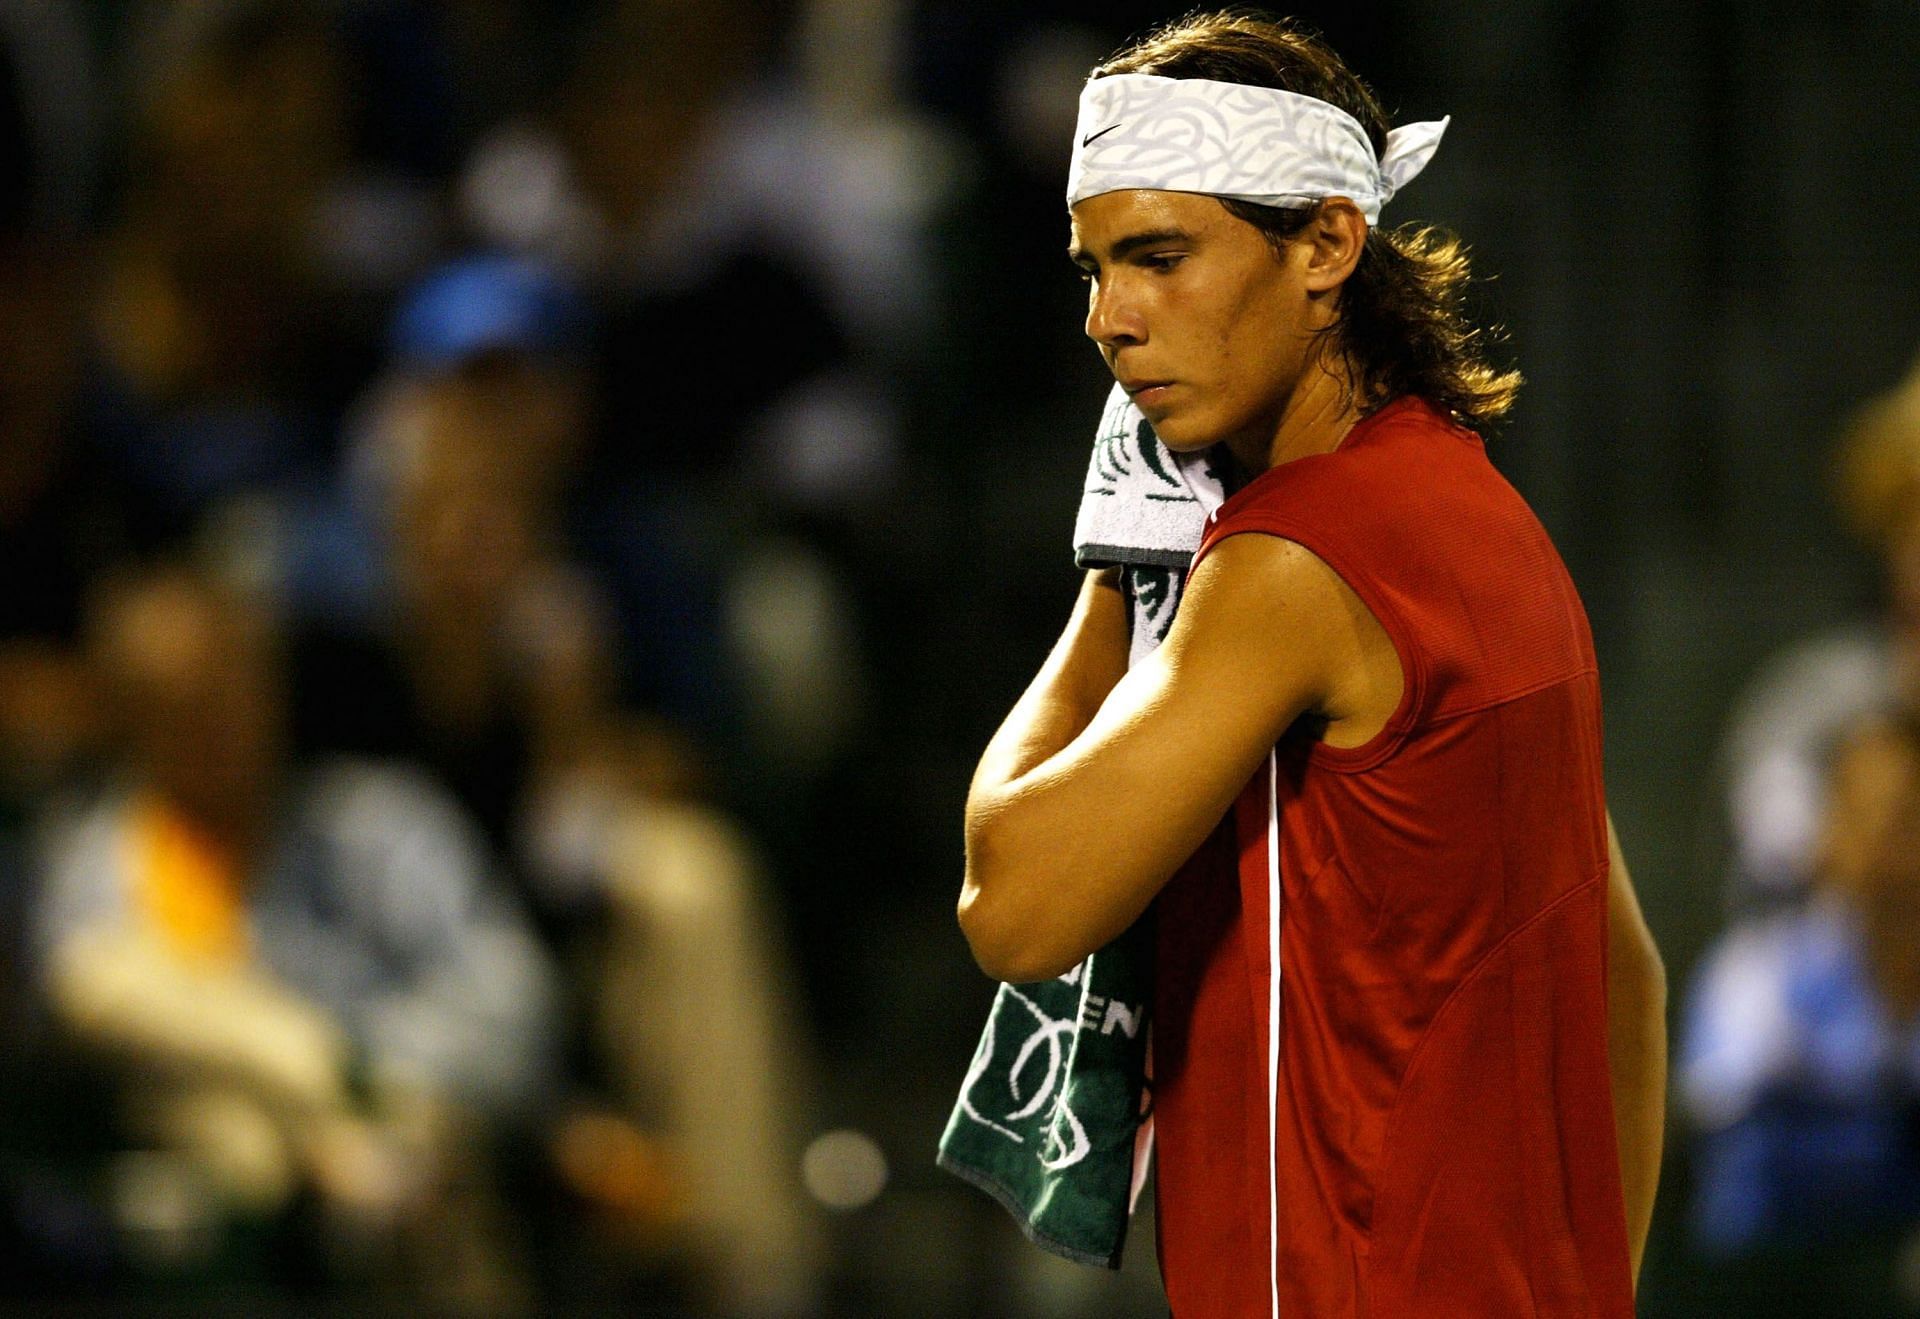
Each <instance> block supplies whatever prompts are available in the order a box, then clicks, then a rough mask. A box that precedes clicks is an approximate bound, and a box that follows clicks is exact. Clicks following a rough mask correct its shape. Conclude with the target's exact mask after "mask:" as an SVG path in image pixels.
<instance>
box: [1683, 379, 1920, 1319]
mask: <svg viewBox="0 0 1920 1319" xmlns="http://www.w3.org/2000/svg"><path fill="white" fill-rule="evenodd" d="M1840 460H1841V461H1840V489H1841V495H1842V502H1843V507H1844V509H1845V511H1846V512H1847V514H1848V516H1849V520H1850V521H1851V522H1852V523H1853V524H1854V526H1855V527H1856V529H1857V530H1859V531H1860V532H1861V533H1862V534H1863V535H1864V536H1865V537H1867V538H1868V539H1869V540H1870V542H1871V543H1872V544H1873V545H1874V547H1875V548H1876V549H1877V550H1878V551H1879V553H1880V558H1881V564H1882V567H1883V569H1884V579H1885V583H1886V591H1887V602H1888V603H1887V607H1886V610H1885V614H1884V617H1883V619H1882V620H1875V622H1874V623H1872V624H1870V625H1863V626H1857V627H1855V628H1853V629H1849V630H1847V631H1844V632H1841V633H1837V634H1834V635H1830V636H1827V637H1823V638H1819V639H1817V640H1816V641H1814V642H1812V643H1807V644H1803V645H1801V646H1799V647H1796V648H1795V649H1794V650H1792V651H1790V652H1789V653H1788V654H1787V655H1786V656H1785V657H1783V658H1782V659H1780V660H1777V661H1775V662H1774V663H1773V664H1772V665H1770V666H1769V668H1768V670H1767V673H1766V674H1765V675H1764V676H1763V679H1762V680H1761V682H1760V683H1759V684H1757V685H1756V688H1755V690H1754V692H1753V693H1752V694H1750V695H1749V697H1748V699H1747V700H1746V701H1745V702H1744V704H1743V705H1742V707H1741V709H1740V715H1739V718H1738V720H1737V721H1736V724H1735V729H1734V732H1733V734H1732V736H1731V737H1730V739H1729V750H1730V753H1731V764H1732V767H1733V769H1734V780H1733V787H1734V797H1733V812H1734V815H1733V819H1734V826H1735V843H1736V848H1735V858H1734V885H1735V886H1734V896H1735V898H1736V900H1740V901H1742V902H1743V905H1744V913H1743V914H1742V915H1741V916H1740V917H1739V918H1738V919H1737V920H1736V922H1735V924H1734V925H1733V927H1732V928H1731V929H1729V930H1728V931H1727V932H1726V933H1725V934H1724V935H1722V936H1721V937H1720V939H1719V940H1718V941H1717V942H1716V943H1715V944H1714V946H1713V947H1712V948H1711V949H1710V950H1709V952H1708V953H1707V955H1706V957H1705V959H1704V960H1703V962H1702V964H1701V967H1700V969H1699V971H1698V973H1697V974H1696V977H1695V980H1694V984H1693V987H1692V991H1691V994H1690V996H1689V1000H1688V1004H1687V1011H1686V1019H1685V1030H1684V1034H1683V1044H1682V1062H1681V1066H1680V1069H1679V1082H1680V1088H1681V1092H1682V1095H1683V1097H1684V1099H1685V1101H1686V1105H1687V1108H1688V1109H1689V1110H1690V1112H1691V1115H1692V1117H1693V1119H1694V1121H1695V1122H1696V1124H1697V1125H1698V1126H1699V1128H1700V1130H1701V1142H1700V1145H1699V1148H1698V1151H1697V1162H1696V1190H1695V1201H1694V1205H1693V1213H1694V1225H1695V1229H1696V1231H1697V1232H1698V1234H1699V1236H1700V1238H1701V1239H1702V1241H1703V1242H1705V1243H1706V1244H1707V1245H1709V1246H1710V1247H1712V1248H1714V1249H1716V1250H1718V1251H1720V1252H1723V1253H1739V1252H1753V1251H1756V1250H1759V1251H1765V1250H1769V1249H1774V1250H1777V1249H1780V1248H1783V1247H1786V1246H1788V1245H1790V1244H1793V1245H1798V1246H1800V1247H1803V1248H1809V1249H1816V1250H1817V1249H1823V1248H1833V1249H1837V1250H1840V1251H1841V1252H1842V1253H1841V1254H1840V1255H1839V1256H1836V1257H1834V1258H1835V1259H1836V1260H1838V1261H1839V1262H1838V1263H1835V1262H1834V1261H1832V1260H1829V1261H1828V1262H1827V1265H1826V1267H1831V1268H1832V1269H1833V1271H1834V1272H1833V1276H1834V1277H1835V1278H1836V1279H1838V1280H1840V1281H1837V1282H1836V1283H1835V1284H1834V1285H1836V1286H1840V1287H1843V1288H1846V1287H1854V1286H1859V1287H1864V1288H1866V1291H1865V1292H1863V1293H1861V1294H1860V1295H1859V1296H1856V1297H1855V1301H1854V1302H1853V1303H1854V1304H1857V1305H1858V1306H1860V1307H1864V1308H1866V1309H1879V1308H1884V1307H1885V1306H1886V1305H1889V1304H1893V1303H1894V1302H1893V1301H1891V1300H1890V1299H1887V1298H1888V1297H1891V1296H1892V1295H1893V1291H1892V1289H1893V1287H1894V1277H1895V1273H1896V1267H1895V1262H1894V1260H1893V1259H1892V1258H1890V1257H1891V1256H1893V1255H1894V1254H1896V1253H1897V1252H1898V1251H1899V1249H1900V1242H1899V1238H1900V1236H1901V1235H1902V1234H1903V1233H1905V1232H1906V1231H1908V1230H1909V1229H1910V1228H1911V1227H1912V1226H1913V1225H1915V1224H1917V1223H1920V374H1916V376H1915V377H1914V378H1913V380H1911V381H1909V383H1908V384H1906V385H1905V386H1903V387H1902V388H1901V389H1899V390H1897V391H1895V392H1893V393H1892V394H1889V395H1888V396H1886V397H1884V398H1882V399H1879V400H1876V401H1875V402H1874V403H1873V404H1871V405H1870V406H1869V407H1867V408H1866V409H1864V410H1863V411H1862V412H1861V413H1860V414H1859V415H1858V416H1857V417H1856V418H1855V419H1854V420H1853V422H1852V423H1851V424H1850V425H1849V427H1848V428H1847V430H1846V433H1845V436H1844V440H1843V444H1842V446H1841V449H1840ZM1849 1248H1851V1249H1854V1250H1857V1251H1860V1252H1863V1254H1862V1258H1861V1259H1858V1260H1856V1259H1854V1258H1853V1257H1852V1256H1851V1255H1848V1254H1846V1251H1847V1250H1848V1249H1849ZM1863 1265H1864V1267H1863ZM1801 1267H1802V1268H1803V1270H1804V1269H1807V1268H1811V1267H1815V1266H1811V1265H1806V1264H1804V1263H1803V1264H1802V1266H1801ZM1906 1291H1907V1292H1910V1293H1912V1294H1911V1295H1909V1296H1908V1297H1907V1299H1906V1301H1904V1302H1901V1304H1903V1305H1909V1306H1920V1290H1916V1289H1915V1288H1914V1287H1912V1286H1911V1285H1908V1286H1907V1287H1906ZM1849 1294H1852V1293H1849ZM1867 1297H1872V1298H1875V1299H1866V1298H1867Z"/></svg>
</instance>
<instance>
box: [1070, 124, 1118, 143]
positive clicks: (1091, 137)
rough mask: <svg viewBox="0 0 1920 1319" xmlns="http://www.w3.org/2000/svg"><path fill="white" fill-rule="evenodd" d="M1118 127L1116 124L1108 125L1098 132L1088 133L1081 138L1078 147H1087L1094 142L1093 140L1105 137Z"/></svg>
mask: <svg viewBox="0 0 1920 1319" xmlns="http://www.w3.org/2000/svg"><path fill="white" fill-rule="evenodd" d="M1118 127H1120V125H1118V124H1108V125H1107V126H1106V127H1105V128H1103V129H1101V130H1100V131H1099V132H1097V133H1089V134H1087V135H1086V136H1085V137H1083V138H1081V139H1080V145H1081V146H1083V147H1084V146H1089V145H1091V144H1092V143H1093V142H1094V140H1095V139H1097V138H1102V137H1105V136H1106V135H1107V134H1108V133H1111V132H1112V131H1113V130H1114V129H1116V128H1118Z"/></svg>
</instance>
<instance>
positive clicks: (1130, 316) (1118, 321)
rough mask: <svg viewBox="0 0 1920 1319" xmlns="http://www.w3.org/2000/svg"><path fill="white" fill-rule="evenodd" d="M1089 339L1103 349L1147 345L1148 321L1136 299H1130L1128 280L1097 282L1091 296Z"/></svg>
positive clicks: (1089, 297)
mask: <svg viewBox="0 0 1920 1319" xmlns="http://www.w3.org/2000/svg"><path fill="white" fill-rule="evenodd" d="M1087 338H1089V339H1091V340H1093V341H1094V342H1095V343H1097V344H1099V345H1100V346H1101V347H1102V348H1121V347H1125V346H1127V345H1130V344H1140V343H1145V342H1146V339H1147V323H1146V320H1145V318H1143V317H1142V316H1141V315H1140V309H1139V307H1138V305H1137V304H1136V303H1135V301H1134V299H1132V298H1131V297H1128V296H1127V294H1126V286H1125V281H1123V280H1112V279H1103V280H1096V281H1095V282H1094V284H1093V288H1092V290H1091V291H1090V292H1089V293H1088V294H1087Z"/></svg>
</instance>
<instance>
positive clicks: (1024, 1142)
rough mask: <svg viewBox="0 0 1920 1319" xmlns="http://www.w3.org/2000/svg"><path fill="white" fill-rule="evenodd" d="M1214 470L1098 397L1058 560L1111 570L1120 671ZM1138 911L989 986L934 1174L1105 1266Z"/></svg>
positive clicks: (1216, 480)
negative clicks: (1108, 934) (1057, 957)
mask: <svg viewBox="0 0 1920 1319" xmlns="http://www.w3.org/2000/svg"><path fill="white" fill-rule="evenodd" d="M1224 496H1225V490H1224V486H1223V483H1222V480H1221V476H1220V471H1219V465H1218V464H1216V463H1215V462H1214V461H1213V460H1212V458H1210V457H1209V456H1208V455H1206V454H1192V455H1177V454H1174V453H1172V452H1171V451H1169V450H1168V449H1167V448H1166V446H1165V445H1163V444H1161V443H1160V440H1159V437H1158V436H1156V435H1155V434H1154V433H1153V427H1152V426H1150V425H1149V424H1148V423H1147V420H1146V418H1145V417H1143V416H1141V415H1140V412H1139V410H1138V409H1136V408H1135V407H1134V406H1133V404H1132V402H1131V401H1130V400H1129V399H1128V398H1127V396H1126V394H1125V393H1124V392H1122V391H1121V390H1120V389H1119V388H1117V387H1116V388H1115V389H1114V391H1113V393H1112V394H1111V395H1110V396H1109V397H1108V399H1107V406H1106V408H1105V410H1104V411H1103V413H1102V415H1101V418H1100V427H1099V430H1098V432H1097V433H1096V435H1095V438H1094V446H1093V457H1092V459H1091V461H1090V462H1089V463H1088V466H1087V479H1086V484H1085V487H1084V488H1083V490H1082V492H1081V499H1080V513H1079V516H1078V518H1077V519H1076V520H1075V524H1074V536H1073V541H1074V547H1073V548H1074V561H1075V562H1076V563H1078V564H1079V565H1080V566H1081V567H1083V568H1099V567H1109V566H1117V567H1119V568H1120V570H1121V582H1122V587H1123V590H1124V592H1125V595H1126V599H1127V628H1128V646H1129V662H1130V663H1138V662H1139V660H1140V659H1141V658H1143V657H1144V656H1146V655H1148V654H1151V653H1152V651H1153V648H1154V647H1155V646H1157V645H1159V644H1160V642H1161V641H1162V640H1164V639H1165V637H1166V634H1167V629H1168V627H1170V626H1171V625H1172V622H1173V615H1174V611H1175V609H1177V608H1178V607H1179V603H1180V592H1181V590H1182V589H1183V588H1184V587H1185V585H1186V574H1187V567H1188V565H1189V564H1190V563H1191V562H1192V559H1193V554H1194V551H1195V550H1197V549H1199V548H1200V538H1201V536H1202V535H1203V534H1204V533H1205V531H1206V521H1207V515H1208V514H1209V513H1211V512H1212V511H1213V510H1214V509H1215V508H1218V507H1219V506H1220V502H1221V500H1222V499H1223V498H1224ZM1152 967H1153V930H1152V923H1151V913H1149V915H1148V916H1147V917H1143V918H1142V919H1141V920H1139V921H1137V922H1135V924H1134V925H1133V926H1132V927H1131V928H1130V929H1128V930H1127V931H1126V932H1124V933H1123V934H1121V935H1120V937H1119V938H1117V939H1115V940H1114V941H1113V942H1112V943H1110V944H1108V945H1107V946H1106V947H1105V948H1102V949H1100V950H1099V951H1098V952H1096V953H1094V954H1093V955H1092V956H1090V957H1089V958H1087V960H1086V961H1084V962H1082V963H1081V964H1080V965H1079V966H1077V967H1075V968H1074V969H1073V970H1072V971H1069V972H1068V973H1067V974H1066V975H1063V976H1061V977H1059V978H1058V979H1056V980H1048V981H1043V982H1041V983H1038V984H1028V985H1002V986H1000V988H999V990H998V991H997V993H996V995H995V997H994V1001H993V1007H992V1009H991V1010H990V1012H989V1013H988V1016H987V1025H986V1029H985V1030H984V1031H983V1032H982V1033H981V1036H980V1043H979V1045H978V1047H977V1048H976V1049H975V1050H974V1054H973V1062H972V1064H971V1065H970V1066H969V1067H968V1068H967V1075H966V1079H965V1081H964V1082H962V1084H961V1088H960V1097H959V1100H958V1102H956V1103H955V1105H954V1109H953V1115H952V1116H951V1117H950V1118H949V1119H948V1120H947V1127H946V1131H945V1133H944V1134H943V1135H942V1136H941V1138H940V1148H939V1155H938V1160H937V1161H938V1163H939V1165H940V1166H941V1167H942V1168H945V1169H946V1170H947V1171H949V1172H952V1173H954V1174H956V1175H957V1176H960V1177H962V1178H965V1179H966V1180H967V1181H969V1182H972V1183H973V1184H974V1185H976V1186H978V1187H980V1188H981V1189H982V1190H984V1191H986V1192H987V1193H988V1194H989V1195H992V1196H993V1197H994V1198H995V1199H997V1200H999V1201H1000V1203H1001V1204H1002V1205H1004V1206H1005V1207H1006V1208H1007V1210H1008V1211H1009V1212H1010V1213H1011V1214H1012V1215H1013V1216H1014V1219H1015V1221H1017V1222H1018V1223H1019V1224H1020V1227H1021V1229H1022V1230H1023V1231H1024V1232H1025V1233H1026V1234H1027V1236H1028V1238H1029V1239H1031V1240H1032V1241H1034V1242H1035V1243H1036V1244H1038V1245H1040V1246H1043V1247H1045V1248H1046V1249H1048V1250H1051V1251H1053V1252H1054V1253H1055V1254H1058V1255H1063V1256H1065V1257H1066V1258H1068V1259H1072V1260H1078V1261H1080V1262H1081V1263H1085V1264H1099V1265H1104V1266H1105V1267H1107V1268H1113V1269H1117V1268H1119V1267H1120V1262H1121V1255H1122V1251H1123V1249H1124V1248H1125V1245H1126V1236H1127V1223H1128V1220H1129V1219H1130V1217H1131V1215H1132V1211H1133V1205H1134V1202H1135V1201H1136V1200H1137V1199H1138V1198H1139V1194H1140V1188H1141V1186H1142V1185H1143V1184H1144V1182H1145V1178H1146V1167H1147V1162H1148V1159H1149V1157H1150V1155H1151V1151H1152V1122H1151V1115H1150V1113H1149V1112H1147V1111H1146V1106H1145V1105H1143V1103H1142V1095H1143V1094H1144V1093H1146V1091H1147V1075H1146V1074H1147V1004H1148V1002H1149V1000H1150V998H1151V995H1152V989H1153V980H1152Z"/></svg>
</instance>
